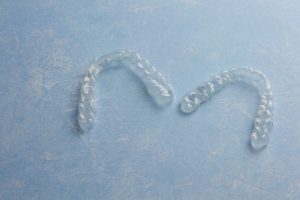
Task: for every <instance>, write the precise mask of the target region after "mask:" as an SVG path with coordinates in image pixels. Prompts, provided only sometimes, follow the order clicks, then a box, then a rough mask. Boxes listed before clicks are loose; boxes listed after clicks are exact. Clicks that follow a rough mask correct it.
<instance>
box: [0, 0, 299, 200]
mask: <svg viewBox="0 0 300 200" xmlns="http://www.w3.org/2000/svg"><path fill="white" fill-rule="evenodd" d="M123 48H126V49H127V48H129V49H132V50H134V51H137V52H139V53H140V54H141V55H142V56H143V57H145V58H147V59H149V60H150V62H151V63H152V64H154V65H155V66H157V68H158V69H159V70H160V71H161V72H162V73H163V74H164V75H165V76H166V78H167V79H168V80H169V81H170V82H171V83H172V84H173V86H174V89H175V92H176V99H175V101H174V102H173V104H172V105H171V106H170V107H168V108H166V109H158V108H157V107H156V106H155V105H154V104H153V102H152V101H151V99H150V98H149V97H148V95H147V93H146V92H145V88H144V87H143V85H142V84H141V83H140V81H139V80H137V78H136V77H135V76H134V75H132V73H130V72H129V71H128V70H126V69H125V68H121V69H120V70H112V71H109V72H107V73H104V74H103V75H102V76H101V77H100V78H99V80H98V82H97V84H98V85H97V91H99V93H98V94H97V100H98V101H97V105H98V108H97V112H98V113H97V123H96V127H95V128H94V129H93V131H92V132H90V133H85V134H79V133H78V132H77V124H76V101H77V98H78V86H79V80H80V78H81V76H82V75H83V73H84V69H85V68H86V67H87V66H88V63H90V61H91V60H92V59H93V58H94V57H96V56H99V55H102V54H104V53H109V52H111V51H113V50H119V49H123ZM238 66H254V67H256V68H258V69H260V70H261V71H263V72H264V73H265V74H267V75H268V77H269V78H270V80H271V84H272V86H273V92H274V96H275V98H276V111H275V114H276V116H275V127H274V129H273V132H272V134H271V143H270V145H269V146H268V148H267V149H265V150H264V151H262V152H260V153H254V152H252V151H251V148H249V144H248V142H249V133H250V131H251V126H252V118H253V117H254V115H255V110H256V106H257V103H258V97H257V94H256V92H255V90H253V89H251V88H250V87H249V88H248V87H245V86H241V85H234V86H232V87H229V88H227V89H225V90H224V91H222V92H221V93H220V94H218V95H217V96H216V97H215V98H214V99H212V100H211V101H210V102H209V103H206V104H204V105H203V106H202V107H201V108H200V109H199V110H198V111H197V112H195V113H193V114H192V115H189V116H185V115H182V114H180V112H179V110H178V100H179V99H180V97H181V96H182V95H184V94H185V93H187V92H188V91H190V90H191V89H193V88H194V87H195V86H197V85H199V84H200V83H202V82H203V81H205V80H207V79H208V77H209V76H210V75H213V74H216V73H218V72H220V71H221V70H225V69H230V68H232V67H238ZM299 67H300V3H299V1H297V0H288V1H284V0H282V1H280V0H255V1H248V0H231V1H225V0H218V1H217V0H211V1H208V0H206V1H205V0H201V1H196V0H170V1H163V0H157V1H153V0H152V1H150V0H149V1H138V0H130V1H117V0H110V1H105V0H94V1H71V0H65V1H55V0H35V1H34V0H27V1H9V0H1V1H0V96H1V98H0V199H4V200H6V199H104V200H111V199H114V200H120V199H126V200H127V199H130V200H131V199H132V200H134V199H139V200H140V199H147V200H159V199H162V200H173V199H178V200H193V199H195V200H196V199H197V200H199V199H205V200H207V199H230V200H238V199H264V200H266V199H272V200H273V199H274V200H275V199H278V200H282V199H295V200H296V199H300V168H299V166H300V156H299V153H300V133H299V130H300V123H299V122H298V120H299V113H300V104H299V97H300V89H299V88H300V87H299V86H300V79H299V76H300V68H299Z"/></svg>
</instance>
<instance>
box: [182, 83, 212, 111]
mask: <svg viewBox="0 0 300 200" xmlns="http://www.w3.org/2000/svg"><path fill="white" fill-rule="evenodd" d="M213 91H214V88H213V85H212V84H211V83H210V82H206V83H205V84H204V85H202V86H199V87H197V88H196V89H195V90H194V91H192V92H190V93H189V94H187V95H185V96H184V97H183V98H182V100H181V103H180V109H181V111H182V112H184V113H191V112H193V111H195V110H197V109H198V108H199V106H200V104H202V103H204V102H206V101H207V100H209V98H210V96H211V95H212V93H213Z"/></svg>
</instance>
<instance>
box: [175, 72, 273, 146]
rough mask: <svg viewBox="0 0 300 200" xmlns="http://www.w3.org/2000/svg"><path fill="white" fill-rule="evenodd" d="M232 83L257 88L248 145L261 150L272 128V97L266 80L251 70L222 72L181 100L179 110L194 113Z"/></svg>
mask: <svg viewBox="0 0 300 200" xmlns="http://www.w3.org/2000/svg"><path fill="white" fill-rule="evenodd" d="M233 82H245V83H248V84H250V85H252V86H254V87H255V88H257V90H258V92H259V94H260V104H259V106H258V110H257V114H256V117H255V119H254V122H253V130H252V133H251V135H250V143H251V146H252V147H253V149H256V150H258V149H261V148H263V147H265V146H267V145H268V143H269V140H270V139H269V133H270V132H271V129H272V126H273V106H274V104H273V96H272V92H271V86H270V82H269V80H268V78H267V77H266V76H265V75H264V74H263V73H262V72H260V71H258V70H255V69H252V68H236V69H232V70H230V71H224V72H222V73H220V74H219V75H217V76H213V77H211V79H210V80H209V81H207V82H206V83H204V84H203V85H201V86H199V87H197V88H196V89H195V90H193V91H192V92H190V93H189V94H187V95H186V96H184V97H183V99H182V100H181V104H180V108H181V111H182V112H184V113H191V112H193V111H195V110H196V109H197V108H198V107H199V106H200V105H201V103H203V102H206V101H208V100H209V99H210V98H211V97H212V96H213V95H214V94H216V92H218V91H219V90H221V89H222V88H224V87H225V86H227V85H228V84H230V83H233Z"/></svg>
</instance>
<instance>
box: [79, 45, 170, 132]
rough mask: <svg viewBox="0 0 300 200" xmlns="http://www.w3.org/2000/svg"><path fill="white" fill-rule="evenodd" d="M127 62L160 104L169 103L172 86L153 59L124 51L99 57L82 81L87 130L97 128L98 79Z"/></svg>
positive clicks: (81, 117) (81, 121)
mask: <svg viewBox="0 0 300 200" xmlns="http://www.w3.org/2000/svg"><path fill="white" fill-rule="evenodd" d="M121 65H127V66H128V67H129V68H130V69H131V70H132V71H133V72H134V73H135V74H136V75H137V76H138V77H139V78H140V79H141V80H142V81H143V83H144V84H145V86H146V89H147V91H148V93H149V94H150V96H151V97H152V98H153V99H154V100H155V102H156V103H157V104H158V105H159V106H166V105H168V104H169V103H170V102H171V101H172V99H173V96H174V93H173V89H172V86H171V85H170V84H169V83H167V81H166V79H165V78H164V77H163V76H162V75H161V74H160V73H159V72H158V71H157V70H156V69H155V68H154V67H153V66H151V65H150V64H149V62H148V61H147V60H145V59H143V58H141V56H140V55H139V54H137V53H134V52H131V51H128V50H123V51H118V52H113V53H110V54H107V55H104V56H101V57H99V58H96V59H95V61H94V62H93V63H92V65H91V66H90V68H89V69H88V70H87V73H86V75H85V77H84V78H83V80H82V82H81V92H80V98H79V103H78V122H79V126H80V128H81V129H82V130H83V131H88V130H90V129H91V128H92V127H93V124H94V121H95V113H96V105H95V104H96V103H95V102H96V101H95V87H94V86H95V80H96V78H97V77H98V76H99V74H100V73H102V72H103V71H105V70H106V69H108V68H111V67H114V66H121Z"/></svg>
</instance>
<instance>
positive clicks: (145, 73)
mask: <svg viewBox="0 0 300 200" xmlns="http://www.w3.org/2000/svg"><path fill="white" fill-rule="evenodd" d="M135 69H136V73H137V75H138V76H139V77H140V78H141V79H142V81H143V82H144V83H145V85H146V89H147V91H148V93H149V95H150V96H151V97H152V98H153V99H154V100H155V102H156V104H157V105H159V106H166V105H169V104H170V103H171V102H172V100H173V98H174V91H173V88H172V86H171V85H170V84H169V83H168V82H167V81H166V79H165V78H164V77H163V75H162V74H161V73H159V72H158V71H157V70H156V68H155V67H153V66H151V65H150V64H149V61H148V60H145V59H141V58H139V59H138V62H137V65H136V68H135Z"/></svg>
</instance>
